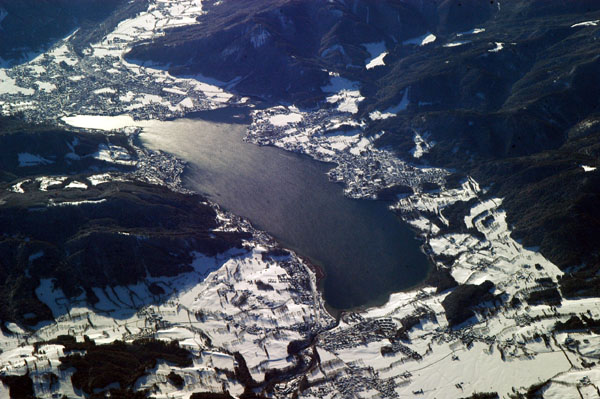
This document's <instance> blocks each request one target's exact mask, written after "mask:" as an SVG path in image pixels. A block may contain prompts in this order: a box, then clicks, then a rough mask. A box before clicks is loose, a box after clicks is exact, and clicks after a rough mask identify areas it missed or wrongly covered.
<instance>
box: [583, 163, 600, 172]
mask: <svg viewBox="0 0 600 399" xmlns="http://www.w3.org/2000/svg"><path fill="white" fill-rule="evenodd" d="M579 166H580V167H581V168H582V169H583V171H584V172H593V171H595V170H596V167H595V166H587V165H579Z"/></svg>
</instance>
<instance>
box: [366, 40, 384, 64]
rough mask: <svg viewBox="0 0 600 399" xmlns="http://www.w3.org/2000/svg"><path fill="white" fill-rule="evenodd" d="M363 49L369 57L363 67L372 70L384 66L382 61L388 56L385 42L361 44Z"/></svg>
mask: <svg viewBox="0 0 600 399" xmlns="http://www.w3.org/2000/svg"><path fill="white" fill-rule="evenodd" d="M363 47H365V48H366V49H367V52H368V53H369V54H370V56H371V58H369V59H367V61H366V63H365V67H366V68H367V69H373V68H375V67H377V66H382V65H385V62H384V61H383V59H384V58H385V56H386V55H387V54H388V52H387V49H386V47H385V42H377V43H365V44H363Z"/></svg>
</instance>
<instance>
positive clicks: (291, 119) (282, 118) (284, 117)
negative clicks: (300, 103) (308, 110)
mask: <svg viewBox="0 0 600 399" xmlns="http://www.w3.org/2000/svg"><path fill="white" fill-rule="evenodd" d="M301 121H302V114H300V113H296V112H290V113H289V114H278V115H273V116H272V117H271V118H269V122H271V124H272V125H273V126H285V125H289V124H290V123H298V122H301Z"/></svg>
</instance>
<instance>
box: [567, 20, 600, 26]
mask: <svg viewBox="0 0 600 399" xmlns="http://www.w3.org/2000/svg"><path fill="white" fill-rule="evenodd" d="M598 23H600V19H596V20H594V21H583V22H579V23H576V24H573V25H571V28H579V27H582V26H598Z"/></svg>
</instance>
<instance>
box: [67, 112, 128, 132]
mask: <svg viewBox="0 0 600 399" xmlns="http://www.w3.org/2000/svg"><path fill="white" fill-rule="evenodd" d="M61 119H62V121H63V122H65V123H66V124H67V125H70V126H73V127H80V128H84V129H100V130H115V129H122V128H124V127H127V126H135V124H136V122H135V121H134V120H133V118H132V117H131V116H130V115H116V116H104V115H74V116H64V117H62V118H61Z"/></svg>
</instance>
